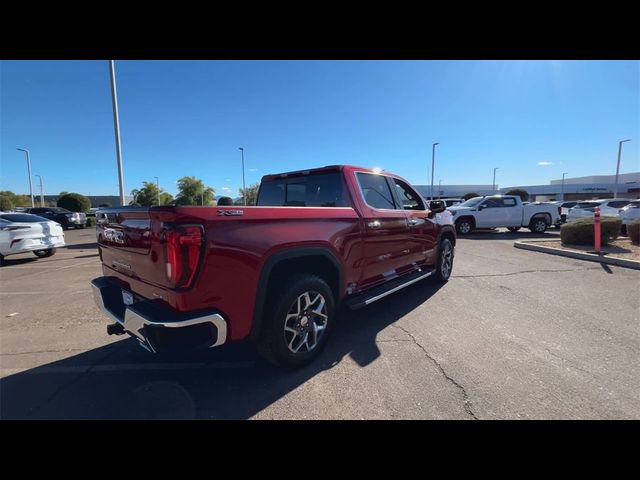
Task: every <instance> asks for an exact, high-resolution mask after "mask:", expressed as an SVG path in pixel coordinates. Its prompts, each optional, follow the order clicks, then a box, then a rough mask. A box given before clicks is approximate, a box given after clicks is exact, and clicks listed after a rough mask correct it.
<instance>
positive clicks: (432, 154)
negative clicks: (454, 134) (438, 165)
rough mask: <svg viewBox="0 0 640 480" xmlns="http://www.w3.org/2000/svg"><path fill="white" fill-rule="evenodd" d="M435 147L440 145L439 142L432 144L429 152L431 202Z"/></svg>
mask: <svg viewBox="0 0 640 480" xmlns="http://www.w3.org/2000/svg"><path fill="white" fill-rule="evenodd" d="M436 145H440V142H436V143H434V144H433V147H432V150H431V200H433V168H434V165H435V161H436Z"/></svg>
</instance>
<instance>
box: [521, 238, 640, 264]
mask: <svg viewBox="0 0 640 480" xmlns="http://www.w3.org/2000/svg"><path fill="white" fill-rule="evenodd" d="M549 241H551V242H553V241H557V240H529V241H527V242H523V241H516V242H514V244H513V246H514V247H516V248H522V249H523V250H531V251H534V252H542V253H550V254H552V255H560V256H562V257H569V258H577V259H578V260H587V261H589V262H598V263H607V264H609V265H617V266H618V267H626V268H633V269H635V270H640V262H639V261H637V260H626V259H623V258H615V257H607V256H602V255H596V254H594V253H583V252H576V251H570V250H563V249H561V248H555V247H545V246H543V245H534V242H535V243H544V242H549Z"/></svg>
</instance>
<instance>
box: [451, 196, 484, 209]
mask: <svg viewBox="0 0 640 480" xmlns="http://www.w3.org/2000/svg"><path fill="white" fill-rule="evenodd" d="M483 198H484V197H473V198H470V199H469V200H467V201H466V202H462V203H460V204H458V205H456V207H475V206H476V205H477V204H479V203H480V202H481V201H482V199H483Z"/></svg>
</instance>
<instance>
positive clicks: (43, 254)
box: [33, 248, 56, 258]
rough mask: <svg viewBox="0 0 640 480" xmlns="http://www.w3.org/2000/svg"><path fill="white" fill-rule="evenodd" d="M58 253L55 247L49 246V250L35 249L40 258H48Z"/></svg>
mask: <svg viewBox="0 0 640 480" xmlns="http://www.w3.org/2000/svg"><path fill="white" fill-rule="evenodd" d="M55 253H56V249H55V248H49V249H47V250H34V251H33V254H34V255H35V256H36V257H38V258H47V257H51V256H53V255H54V254H55Z"/></svg>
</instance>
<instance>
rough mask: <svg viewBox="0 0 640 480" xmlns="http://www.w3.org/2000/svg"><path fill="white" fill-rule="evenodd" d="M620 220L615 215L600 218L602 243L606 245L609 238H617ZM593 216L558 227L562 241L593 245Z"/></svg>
mask: <svg viewBox="0 0 640 480" xmlns="http://www.w3.org/2000/svg"><path fill="white" fill-rule="evenodd" d="M621 225H622V221H621V220H620V219H618V218H616V217H601V218H600V229H601V230H600V233H601V235H600V238H601V243H602V245H607V244H608V243H609V242H610V241H611V240H615V239H616V238H618V233H619V232H620V226H621ZM593 229H594V220H593V218H580V219H578V220H576V221H573V222H569V223H565V224H564V225H562V227H561V228H560V239H561V240H562V243H567V244H576V245H593V238H594V234H593Z"/></svg>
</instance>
